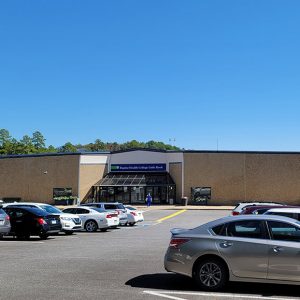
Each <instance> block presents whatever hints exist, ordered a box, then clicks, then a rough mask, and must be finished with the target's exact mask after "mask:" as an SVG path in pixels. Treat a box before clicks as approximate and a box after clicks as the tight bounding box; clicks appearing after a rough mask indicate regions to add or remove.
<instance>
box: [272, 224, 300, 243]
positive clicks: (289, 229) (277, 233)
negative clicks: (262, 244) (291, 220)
mask: <svg viewBox="0 0 300 300" xmlns="http://www.w3.org/2000/svg"><path fill="white" fill-rule="evenodd" d="M268 226H269V229H270V232H271V236H272V239H273V240H278V241H291V242H300V228H298V227H295V226H294V225H292V224H288V223H285V222H277V221H268Z"/></svg>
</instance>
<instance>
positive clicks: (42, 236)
mask: <svg viewBox="0 0 300 300" xmlns="http://www.w3.org/2000/svg"><path fill="white" fill-rule="evenodd" d="M48 236H49V235H48V234H47V233H40V235H39V237H40V239H41V240H46V239H47V238H48Z"/></svg>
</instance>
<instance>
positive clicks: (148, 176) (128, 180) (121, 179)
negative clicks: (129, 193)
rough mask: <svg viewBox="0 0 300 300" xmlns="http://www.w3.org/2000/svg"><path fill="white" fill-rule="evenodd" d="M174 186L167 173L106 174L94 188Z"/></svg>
mask: <svg viewBox="0 0 300 300" xmlns="http://www.w3.org/2000/svg"><path fill="white" fill-rule="evenodd" d="M166 185H175V183H174V181H173V179H172V178H171V176H170V175H169V173H167V172H164V173H122V174H120V173H117V174H116V173H108V174H107V175H106V176H105V177H104V178H102V179H101V180H100V181H98V182H97V183H96V184H94V186H112V187H113V186H128V187H129V186H166Z"/></svg>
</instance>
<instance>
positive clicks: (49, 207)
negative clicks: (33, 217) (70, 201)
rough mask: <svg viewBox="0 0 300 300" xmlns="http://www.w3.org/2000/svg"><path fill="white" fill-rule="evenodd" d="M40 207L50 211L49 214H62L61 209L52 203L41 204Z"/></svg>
mask: <svg viewBox="0 0 300 300" xmlns="http://www.w3.org/2000/svg"><path fill="white" fill-rule="evenodd" d="M40 207H41V208H42V209H43V210H45V211H46V212H48V213H49V214H60V213H61V211H60V210H59V209H58V208H56V207H54V206H51V205H40Z"/></svg>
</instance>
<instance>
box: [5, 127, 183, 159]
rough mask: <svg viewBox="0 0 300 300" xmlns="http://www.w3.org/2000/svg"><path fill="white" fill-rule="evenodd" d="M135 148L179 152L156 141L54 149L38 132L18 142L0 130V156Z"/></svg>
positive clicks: (98, 140)
mask: <svg viewBox="0 0 300 300" xmlns="http://www.w3.org/2000/svg"><path fill="white" fill-rule="evenodd" d="M136 148H146V149H159V150H180V148H178V147H176V146H173V145H170V144H165V143H163V142H157V141H148V142H139V141H136V140H132V141H128V142H125V143H121V144H119V143H117V142H103V141H101V140H100V139H96V140H95V142H94V143H89V144H75V145H74V144H72V143H71V142H66V143H65V144H64V145H62V146H59V147H54V146H53V145H49V146H46V139H45V138H44V136H43V134H42V133H41V132H40V131H35V132H33V133H32V135H31V136H30V135H24V136H23V137H22V138H21V139H19V140H18V139H16V138H14V137H12V136H11V135H10V133H9V131H8V130H7V129H0V155H13V154H36V153H60V152H65V153H67V152H98V151H118V150H127V149H136Z"/></svg>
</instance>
